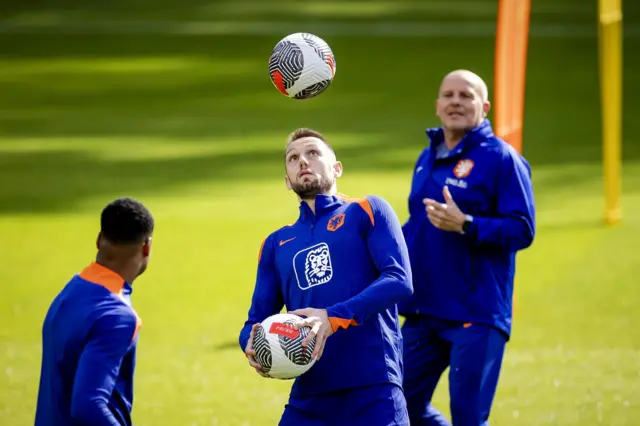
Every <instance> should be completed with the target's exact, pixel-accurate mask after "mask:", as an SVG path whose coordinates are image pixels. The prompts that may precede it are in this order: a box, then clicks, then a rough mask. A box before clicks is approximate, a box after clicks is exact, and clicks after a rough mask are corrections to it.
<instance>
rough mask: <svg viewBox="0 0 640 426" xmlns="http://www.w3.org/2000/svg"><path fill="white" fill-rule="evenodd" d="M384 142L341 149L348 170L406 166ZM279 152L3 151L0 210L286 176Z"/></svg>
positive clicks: (41, 208) (51, 207) (51, 208)
mask: <svg viewBox="0 0 640 426" xmlns="http://www.w3.org/2000/svg"><path fill="white" fill-rule="evenodd" d="M384 142H385V140H378V141H376V140H371V141H370V142H369V143H368V145H367V146H366V147H362V146H351V147H345V148H343V149H341V150H340V157H341V159H342V160H343V161H344V162H345V164H347V166H346V167H348V169H349V172H350V173H352V172H356V171H368V170H370V169H372V168H373V169H376V170H379V171H380V172H385V171H389V170H404V169H407V170H410V167H412V165H411V162H410V161H405V160H404V159H403V158H396V159H394V158H390V157H388V156H385V155H379V153H380V152H381V151H380V148H381V144H384ZM283 164H284V163H283V151H282V149H281V148H280V147H278V148H277V149H270V150H269V149H266V150H254V151H248V152H230V153H216V154H204V155H202V154H199V155H194V156H191V157H171V158H155V159H143V160H126V159H122V158H117V159H113V160H105V159H101V158H100V157H98V156H95V155H91V153H90V152H89V153H87V152H83V151H73V150H50V151H36V152H4V153H2V155H1V156H0V180H1V181H2V182H3V185H2V186H1V187H0V214H15V213H29V212H66V211H70V210H73V209H74V208H75V207H77V206H78V205H80V204H81V203H82V202H83V201H84V200H85V199H87V198H90V197H96V196H101V195H105V196H106V195H109V196H113V197H115V196H121V195H131V196H134V197H135V196H138V194H141V193H158V192H162V191H169V190H171V189H172V188H180V187H181V186H183V185H186V184H190V183H197V182H204V181H207V182H211V183H212V186H211V191H212V196H214V194H215V190H216V188H215V186H216V185H218V184H219V185H226V184H229V183H238V182H255V181H260V180H261V179H265V177H268V178H269V179H270V178H271V177H273V178H274V179H276V177H277V178H278V179H280V178H281V176H283V174H284V166H283Z"/></svg>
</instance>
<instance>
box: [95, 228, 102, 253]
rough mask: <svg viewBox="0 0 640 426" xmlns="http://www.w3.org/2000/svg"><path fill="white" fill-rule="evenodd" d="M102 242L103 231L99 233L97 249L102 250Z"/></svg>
mask: <svg viewBox="0 0 640 426" xmlns="http://www.w3.org/2000/svg"><path fill="white" fill-rule="evenodd" d="M100 241H102V231H100V232H98V237H97V238H96V248H97V249H100Z"/></svg>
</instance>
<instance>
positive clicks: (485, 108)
mask: <svg viewBox="0 0 640 426" xmlns="http://www.w3.org/2000/svg"><path fill="white" fill-rule="evenodd" d="M490 110H491V102H489V101H485V102H484V104H483V105H482V112H484V116H485V117H486V116H487V114H489V111H490Z"/></svg>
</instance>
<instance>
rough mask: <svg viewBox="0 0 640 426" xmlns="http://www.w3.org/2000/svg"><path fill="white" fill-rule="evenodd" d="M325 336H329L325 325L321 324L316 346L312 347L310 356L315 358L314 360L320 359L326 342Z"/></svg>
mask: <svg viewBox="0 0 640 426" xmlns="http://www.w3.org/2000/svg"><path fill="white" fill-rule="evenodd" d="M327 337H329V333H328V328H327V326H326V325H323V326H322V327H321V329H320V330H319V332H318V335H317V337H316V346H315V348H314V349H313V354H311V357H312V358H315V359H316V360H318V359H320V357H321V356H322V353H323V352H324V345H325V343H326V342H327Z"/></svg>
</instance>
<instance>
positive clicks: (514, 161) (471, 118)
mask: <svg viewBox="0 0 640 426" xmlns="http://www.w3.org/2000/svg"><path fill="white" fill-rule="evenodd" d="M489 107H490V104H489V100H488V96H487V86H486V84H485V83H484V82H483V81H482V79H481V78H480V77H479V76H477V75H476V74H474V73H472V72H470V71H466V70H457V71H453V72H451V73H449V74H448V75H447V76H446V77H445V78H444V80H443V81H442V83H441V85H440V90H439V94H438V98H437V101H436V112H437V115H438V117H439V118H440V120H441V121H442V126H441V127H438V128H434V129H428V130H427V136H428V138H429V140H430V142H431V143H430V145H429V146H428V147H426V148H425V149H424V150H423V151H422V153H421V154H420V156H419V158H418V160H417V162H416V165H415V169H414V172H413V182H412V187H411V192H410V195H409V203H408V204H409V220H408V221H407V222H406V223H405V225H404V226H403V231H404V235H405V238H406V241H407V246H408V248H409V253H410V256H411V267H412V276H413V280H414V281H413V284H414V287H415V294H414V295H413V296H412V297H411V298H410V299H409V300H408V301H407V303H401V304H400V312H401V314H402V315H403V316H405V317H406V321H405V323H404V325H403V328H402V333H403V338H404V340H403V342H404V351H403V352H404V368H405V381H404V391H405V395H406V398H407V405H408V407H409V414H410V416H411V425H412V426H447V425H450V423H449V422H448V421H447V420H446V419H445V418H444V417H443V416H442V415H441V414H440V412H439V411H438V410H436V409H435V408H434V407H433V406H432V405H431V397H432V396H433V392H434V389H435V387H436V385H437V383H438V381H439V380H440V376H441V375H442V373H443V372H444V370H445V369H446V368H447V367H450V368H449V394H450V408H451V418H452V422H453V425H454V426H487V425H488V419H489V414H490V411H491V405H492V402H493V398H494V394H495V391H496V387H497V384H498V377H499V374H500V366H501V364H502V357H503V354H504V349H505V345H506V342H507V340H508V339H509V336H510V333H511V317H512V312H511V305H512V303H511V301H512V295H513V281H514V275H515V260H516V253H517V252H518V251H520V250H522V249H524V248H526V247H528V246H529V245H531V243H532V242H533V238H534V234H535V206H534V200H533V189H532V184H531V169H530V167H529V164H528V163H527V161H526V160H525V159H524V158H523V157H522V156H521V155H520V154H519V153H518V152H516V151H515V149H513V147H511V146H510V145H509V144H507V143H506V142H505V141H503V140H501V139H499V138H498V137H496V136H495V135H494V134H493V130H492V129H491V124H490V123H489V121H488V120H487V119H486V115H487V113H488V112H489Z"/></svg>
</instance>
